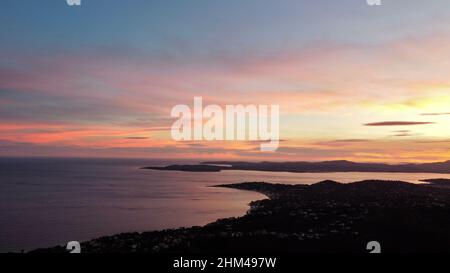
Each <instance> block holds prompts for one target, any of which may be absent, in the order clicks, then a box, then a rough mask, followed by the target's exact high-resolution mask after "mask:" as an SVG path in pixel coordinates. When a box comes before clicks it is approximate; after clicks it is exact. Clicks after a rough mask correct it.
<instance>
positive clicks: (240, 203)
mask: <svg viewBox="0 0 450 273" xmlns="http://www.w3.org/2000/svg"><path fill="white" fill-rule="evenodd" d="M196 163H197V162H192V161H190V162H186V161H178V162H177V161H159V160H142V159H49V158H0V225H1V227H2V228H1V229H0V252H7V251H20V250H30V249H34V248H38V247H48V246H53V245H56V244H65V243H66V242H68V241H72V240H78V241H83V240H88V239H92V238H95V237H99V236H104V235H112V234H115V233H121V232H133V231H149V230H158V229H165V228H176V227H182V226H193V225H204V224H206V223H209V222H212V221H214V220H216V219H218V218H225V217H236V216H240V215H243V214H244V213H245V212H246V210H247V209H248V206H247V205H248V203H249V202H250V201H252V200H258V199H263V198H265V197H264V196H263V195H261V194H258V193H254V192H248V191H238V190H233V189H225V188H211V187H208V186H211V185H216V184H225V183H236V182H245V181H266V182H272V183H287V184H311V183H315V182H318V181H321V180H327V179H331V180H336V181H340V182H344V183H347V182H353V181H358V180H365V179H386V180H403V181H409V182H413V183H419V180H421V179H428V178H450V175H448V174H447V175H444V174H415V173H283V172H263V171H236V170H232V171H222V172H216V173H192V172H178V171H158V170H142V169H139V168H140V167H143V166H164V165H168V164H196Z"/></svg>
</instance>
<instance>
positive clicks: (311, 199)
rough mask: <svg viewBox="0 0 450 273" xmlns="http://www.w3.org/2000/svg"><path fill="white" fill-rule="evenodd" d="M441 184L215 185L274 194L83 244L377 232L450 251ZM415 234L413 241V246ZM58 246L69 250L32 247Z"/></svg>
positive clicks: (161, 244)
mask: <svg viewBox="0 0 450 273" xmlns="http://www.w3.org/2000/svg"><path fill="white" fill-rule="evenodd" d="M442 183H449V184H450V182H449V181H439V183H433V182H430V184H423V185H416V184H411V183H407V182H402V181H377V180H371V181H360V182H354V183H350V184H340V183H338V182H335V181H322V182H319V183H316V184H313V185H284V184H270V183H264V182H247V183H238V184H226V185H216V186H214V187H226V188H232V189H237V190H249V191H255V192H259V193H261V194H264V195H265V196H267V197H268V199H262V200H255V201H252V202H251V203H250V204H249V206H250V208H249V210H248V212H247V214H245V215H243V216H241V217H235V218H225V219H218V220H217V221H215V222H212V223H209V224H207V225H205V226H201V227H200V226H194V227H185V228H178V229H167V230H161V231H151V232H143V233H137V232H135V233H122V234H117V235H113V236H106V237H101V238H97V239H94V240H90V241H87V242H83V243H81V247H82V249H83V252H86V253H153V254H158V253H159V254H162V253H178V252H182V253H228V252H257V253H268V252H287V253H297V252H301V253H306V252H365V248H364V246H363V243H364V242H365V241H366V240H370V238H372V239H373V238H374V237H375V238H377V237H378V238H379V240H380V241H383V242H385V243H386V244H387V245H388V246H390V248H387V249H386V250H387V251H388V252H448V251H449V250H448V247H449V246H450V232H449V230H450V219H448V215H449V213H450V188H448V187H446V186H442ZM430 217H431V218H430ZM430 219H432V221H429V220H430ZM423 222H426V223H427V226H426V227H424V225H423ZM411 238H414V242H415V245H414V246H411V245H410V244H408V242H409V241H410V240H411ZM394 246H395V247H394ZM406 246H408V247H406ZM53 252H55V253H65V252H66V250H65V247H64V246H57V247H54V248H47V249H37V250H34V251H31V253H53Z"/></svg>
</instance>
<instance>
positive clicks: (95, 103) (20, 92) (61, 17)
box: [0, 0, 450, 163]
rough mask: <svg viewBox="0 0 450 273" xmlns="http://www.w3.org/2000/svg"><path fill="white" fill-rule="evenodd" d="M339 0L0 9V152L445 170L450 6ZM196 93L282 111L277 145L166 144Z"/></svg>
mask: <svg viewBox="0 0 450 273" xmlns="http://www.w3.org/2000/svg"><path fill="white" fill-rule="evenodd" d="M330 2H331V1H298V0H284V1H256V0H249V1H245V3H244V2H242V1H237V0H236V1H234V0H230V1H221V2H212V1H206V0H198V1H195V3H194V2H190V1H174V2H172V1H171V3H168V2H167V1H151V2H150V1H144V0H136V1H133V3H124V2H123V1H119V0H108V1H106V0H98V1H88V0H87V1H84V2H83V4H82V6H81V7H69V6H67V5H66V4H65V1H32V2H30V1H17V0H6V1H5V3H2V9H1V10H0V40H1V41H2V43H1V44H0V156H44V157H46V156H54V157H106V158H108V157H118V158H122V157H130V158H136V157H137V158H168V159H169V158H178V159H188V158H192V159H208V160H209V159H211V160H249V161H250V160H251V161H261V160H273V161H323V160H352V161H359V162H387V163H401V162H435V161H446V160H449V159H450V149H449V147H450V129H449V128H450V119H449V118H450V108H449V107H448V106H449V105H450V63H449V62H448V60H450V3H449V2H448V1H447V0H436V1H433V3H429V2H427V1H423V0H408V1H389V0H384V1H383V6H380V7H369V6H368V5H367V4H366V1H365V0H347V1H333V2H331V3H330ZM195 96H202V97H203V98H204V103H205V104H217V105H220V106H223V105H226V104H242V105H248V104H254V105H258V104H265V105H269V104H277V105H280V112H281V117H280V139H281V142H280V147H279V149H278V150H277V151H276V152H275V153H272V152H261V151H260V149H259V143H257V142H242V141H213V142H205V141H201V142H199V141H197V142H195V141H191V142H187V141H185V142H175V141H173V140H172V138H171V136H170V127H171V125H172V123H173V122H174V121H175V119H173V118H171V117H170V110H171V108H172V107H173V106H175V105H177V104H187V105H191V104H192V100H193V98H194V97H195ZM367 124H378V126H367ZM381 125H384V126H381Z"/></svg>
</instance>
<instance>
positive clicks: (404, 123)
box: [364, 121, 435, 126]
mask: <svg viewBox="0 0 450 273" xmlns="http://www.w3.org/2000/svg"><path fill="white" fill-rule="evenodd" d="M426 124H435V122H428V121H382V122H372V123H366V124H364V126H413V125H426Z"/></svg>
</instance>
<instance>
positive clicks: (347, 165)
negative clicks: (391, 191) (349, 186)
mask: <svg viewBox="0 0 450 273" xmlns="http://www.w3.org/2000/svg"><path fill="white" fill-rule="evenodd" d="M145 169H156V170H169V171H170V170H172V171H188V172H198V171H202V172H218V171H221V170H247V171H270V172H297V173H306V172H308V173H320V172H387V173H450V161H446V162H437V163H422V164H383V163H357V162H351V161H346V160H338V161H323V162H305V161H298V162H267V161H263V162H243V161H240V162H239V161H238V162H233V161H209V162H203V163H201V164H199V165H170V166H166V167H146V168H145Z"/></svg>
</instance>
